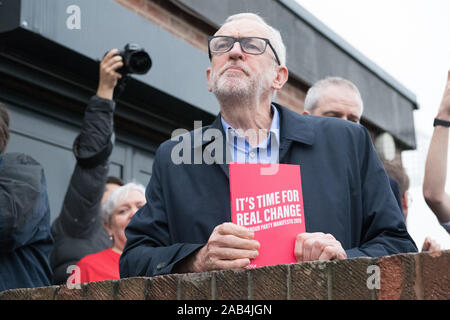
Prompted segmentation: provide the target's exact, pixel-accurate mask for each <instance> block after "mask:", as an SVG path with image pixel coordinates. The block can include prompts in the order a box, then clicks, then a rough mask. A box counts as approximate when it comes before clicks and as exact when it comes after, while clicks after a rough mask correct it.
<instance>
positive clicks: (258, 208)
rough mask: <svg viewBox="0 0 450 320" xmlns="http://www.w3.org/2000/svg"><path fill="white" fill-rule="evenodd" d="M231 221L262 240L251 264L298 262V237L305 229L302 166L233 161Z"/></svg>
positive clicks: (231, 172)
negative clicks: (296, 245) (296, 250)
mask: <svg viewBox="0 0 450 320" xmlns="http://www.w3.org/2000/svg"><path fill="white" fill-rule="evenodd" d="M229 170H230V194H231V222H233V223H235V224H237V225H241V226H244V227H246V228H248V229H250V230H252V231H254V232H255V240H257V241H259V243H260V244H261V246H260V249H259V255H258V257H257V258H255V259H253V260H251V261H250V265H249V268H255V267H262V266H266V265H274V264H289V263H294V262H297V260H296V259H295V255H294V247H295V238H296V237H297V235H298V234H299V233H302V232H305V217H304V212H303V195H302V185H301V178H300V166H299V165H289V164H260V163H257V164H250V163H230V166H229Z"/></svg>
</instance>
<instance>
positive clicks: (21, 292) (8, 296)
mask: <svg viewBox="0 0 450 320" xmlns="http://www.w3.org/2000/svg"><path fill="white" fill-rule="evenodd" d="M32 291H33V290H32V289H9V290H5V291H2V292H0V300H31V294H32Z"/></svg>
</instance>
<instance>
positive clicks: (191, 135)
mask: <svg viewBox="0 0 450 320" xmlns="http://www.w3.org/2000/svg"><path fill="white" fill-rule="evenodd" d="M209 129H212V126H211V125H207V126H203V127H200V128H196V129H194V130H191V131H188V130H187V129H176V130H175V131H173V133H172V137H171V138H170V139H168V140H166V141H164V142H163V143H161V144H160V145H159V147H158V149H157V151H156V153H157V155H159V156H166V155H169V156H170V154H171V153H172V150H173V148H174V147H175V146H176V145H178V144H180V143H183V145H184V146H189V147H191V148H194V147H195V146H196V144H197V143H198V141H199V140H200V139H201V141H203V137H204V135H205V132H206V131H207V130H209ZM215 130H218V129H215Z"/></svg>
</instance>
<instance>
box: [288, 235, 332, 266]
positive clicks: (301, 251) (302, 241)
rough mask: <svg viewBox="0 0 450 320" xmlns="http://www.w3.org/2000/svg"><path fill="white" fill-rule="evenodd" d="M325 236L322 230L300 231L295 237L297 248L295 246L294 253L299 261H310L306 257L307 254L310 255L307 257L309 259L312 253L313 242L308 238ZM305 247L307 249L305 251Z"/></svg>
mask: <svg viewBox="0 0 450 320" xmlns="http://www.w3.org/2000/svg"><path fill="white" fill-rule="evenodd" d="M322 236H325V234H324V233H322V232H313V233H310V232H304V233H300V234H298V235H297V238H296V239H295V248H294V254H295V257H296V258H297V261H299V262H300V261H308V260H306V259H305V256H304V255H305V254H306V255H307V256H308V257H307V258H308V259H309V257H310V254H311V250H312V247H311V242H308V243H307V241H308V240H310V239H313V238H317V237H322ZM305 248H307V249H306V251H305Z"/></svg>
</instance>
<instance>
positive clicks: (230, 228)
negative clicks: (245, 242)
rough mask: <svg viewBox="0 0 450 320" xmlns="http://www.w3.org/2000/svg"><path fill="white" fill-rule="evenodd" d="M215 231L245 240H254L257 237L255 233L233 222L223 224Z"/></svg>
mask: <svg viewBox="0 0 450 320" xmlns="http://www.w3.org/2000/svg"><path fill="white" fill-rule="evenodd" d="M215 231H216V232H217V233H219V234H221V235H227V234H231V235H234V236H236V237H239V238H244V239H253V238H254V237H255V233H254V232H253V231H250V230H249V229H247V228H245V227H243V226H238V225H237V224H234V223H231V222H225V223H222V224H221V225H219V226H217V227H216V229H215Z"/></svg>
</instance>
